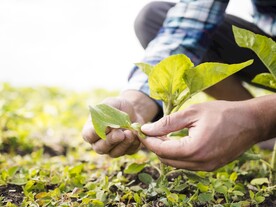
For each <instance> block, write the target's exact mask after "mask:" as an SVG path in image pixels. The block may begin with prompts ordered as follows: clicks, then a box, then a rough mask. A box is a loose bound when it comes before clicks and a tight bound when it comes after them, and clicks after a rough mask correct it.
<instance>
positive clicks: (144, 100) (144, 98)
mask: <svg viewBox="0 0 276 207" xmlns="http://www.w3.org/2000/svg"><path fill="white" fill-rule="evenodd" d="M120 97H121V98H124V99H125V100H127V101H128V102H130V103H131V104H132V106H133V108H134V110H135V113H136V114H137V115H139V116H140V118H141V119H142V120H143V122H144V123H147V122H149V121H152V120H153V119H154V117H155V116H156V115H157V114H158V113H159V107H158V106H157V104H156V103H155V101H154V100H152V99H151V98H150V97H149V96H148V95H146V94H144V93H142V92H141V91H138V90H125V91H122V92H121V93H120ZM144 123H142V124H144Z"/></svg>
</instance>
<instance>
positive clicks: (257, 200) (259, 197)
mask: <svg viewBox="0 0 276 207" xmlns="http://www.w3.org/2000/svg"><path fill="white" fill-rule="evenodd" d="M255 201H256V202H257V203H258V204H260V203H262V202H264V201H265V197H263V196H256V197H255Z"/></svg>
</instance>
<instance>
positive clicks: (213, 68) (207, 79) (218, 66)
mask: <svg viewBox="0 0 276 207" xmlns="http://www.w3.org/2000/svg"><path fill="white" fill-rule="evenodd" d="M252 63H253V60H248V61H246V62H244V63H240V64H231V65H229V64H222V63H202V64H200V65H198V66H196V67H195V68H191V69H189V70H187V71H186V72H185V74H184V80H185V83H186V84H187V85H188V88H189V90H190V94H191V95H194V94H196V93H198V92H200V91H203V90H205V89H207V88H209V87H210V86H212V85H214V84H216V83H218V82H220V81H221V80H223V79H225V78H227V77H228V76H230V75H232V74H234V73H236V72H238V71H239V70H241V69H243V68H245V67H247V66H249V65H251V64H252Z"/></svg>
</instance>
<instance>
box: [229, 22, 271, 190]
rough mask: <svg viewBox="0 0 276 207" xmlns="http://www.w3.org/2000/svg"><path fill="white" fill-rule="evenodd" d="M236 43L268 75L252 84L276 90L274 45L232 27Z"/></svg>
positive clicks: (250, 33) (264, 74)
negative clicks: (253, 54) (257, 61)
mask: <svg viewBox="0 0 276 207" xmlns="http://www.w3.org/2000/svg"><path fill="white" fill-rule="evenodd" d="M233 32H234V36H235V40H236V43H237V44H238V45H239V46H240V47H245V48H248V49H251V50H253V51H254V52H255V53H256V55H257V56H258V57H259V58H260V60H261V61H262V62H263V63H264V65H265V66H266V67H267V69H268V70H269V72H270V73H261V74H259V75H257V76H256V77H255V78H254V79H253V80H252V82H254V83H257V84H260V85H263V86H266V87H268V88H272V89H276V43H275V42H274V41H273V40H272V39H271V38H268V37H266V36H263V35H259V34H255V33H253V32H250V31H248V30H245V29H241V28H238V27H235V26H233ZM270 167H271V171H272V172H271V178H270V180H271V184H272V185H276V143H275V144H274V149H273V153H272V159H271V165H270Z"/></svg>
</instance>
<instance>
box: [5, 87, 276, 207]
mask: <svg viewBox="0 0 276 207" xmlns="http://www.w3.org/2000/svg"><path fill="white" fill-rule="evenodd" d="M4 85H5V86H4V87H3V86H2V88H5V90H4V91H1V94H2V95H3V96H2V95H1V96H0V100H1V101H2V102H5V103H6V106H5V107H6V108H1V110H2V112H1V113H2V114H5V116H2V117H1V123H7V119H8V120H9V121H8V124H7V125H6V128H5V127H4V128H1V130H0V131H1V137H0V139H1V141H3V138H5V139H9V136H6V135H7V134H8V133H7V132H9V131H12V133H13V135H14V137H15V138H16V140H17V144H16V145H15V148H13V150H11V147H10V145H8V144H7V143H9V142H6V141H5V142H1V144H0V146H1V147H2V148H1V149H3V151H2V152H1V154H0V206H16V207H17V206H20V207H21V206H22V207H27V206H28V207H29V206H42V207H51V206H70V207H79V206H80V207H87V206H88V207H90V206H91V207H94V206H98V207H99V206H101V207H103V206H141V207H142V206H148V207H149V206H179V207H182V206H185V207H186V206H194V207H198V206H207V207H211V206H218V205H220V206H224V207H228V206H230V205H232V206H234V205H236V206H238V204H239V205H240V206H250V205H251V206H254V205H258V206H260V207H261V206H269V204H271V203H272V202H271V201H272V200H273V199H274V198H275V197H273V192H274V191H275V190H276V187H275V186H274V187H273V186H268V184H267V182H266V181H264V182H260V181H262V179H263V178H266V177H268V176H269V173H270V171H269V169H268V167H267V165H264V164H263V162H262V161H261V160H260V159H253V160H252V161H250V162H244V161H243V160H242V159H241V161H239V160H236V161H235V162H233V163H230V164H229V165H227V166H225V167H223V168H221V169H219V170H218V171H216V172H212V173H208V172H190V171H183V170H179V171H174V169H173V168H169V170H168V172H167V173H166V174H165V175H164V176H165V178H166V183H163V184H164V185H161V183H160V182H159V176H160V172H159V169H160V162H159V160H158V159H157V158H156V156H155V155H154V154H152V153H150V152H146V151H139V152H138V153H137V154H135V155H132V156H123V157H120V158H117V159H113V158H109V157H108V156H103V155H98V154H96V153H95V152H93V151H92V150H91V147H90V146H89V145H88V144H87V143H85V142H83V140H82V138H81V137H80V131H81V128H82V126H83V123H85V121H86V119H87V116H88V114H87V105H88V104H95V105H96V104H97V103H99V102H100V101H101V100H102V99H104V98H105V97H110V96H111V95H114V96H116V95H117V94H116V92H108V91H104V90H95V91H92V92H91V91H89V92H86V93H81V92H74V91H68V90H64V89H59V88H47V87H41V88H40V87H37V88H36V87H34V88H21V87H12V86H10V85H8V84H4ZM13 97H18V98H17V99H16V100H15V99H14V98H13ZM200 98H201V97H200ZM194 101H195V100H194ZM197 101H198V102H200V101H201V100H200V99H199V100H197ZM14 102H15V103H14ZM41 103H43V104H41ZM7 106H9V107H8V108H7ZM22 106H24V107H25V108H24V110H25V112H26V114H28V115H29V114H33V116H27V117H25V118H22V110H23V109H22ZM45 107H46V108H47V110H42V109H44V108H45ZM20 108H21V110H20ZM50 109H51V110H50ZM45 111H46V112H47V113H46V112H45ZM11 112H13V117H19V115H20V116H21V118H22V119H21V118H18V119H17V118H11V117H9V116H8V114H9V115H11ZM25 112H24V113H25ZM27 112H28V113H27ZM50 112H51V113H50ZM53 112H55V113H53ZM63 113H66V115H64V114H63ZM26 114H25V115H26ZM26 118H27V119H26ZM15 122H16V124H15ZM44 124H45V125H44ZM4 132H5V133H4ZM3 135H5V136H3ZM23 135H24V136H23ZM19 137H20V139H19ZM24 144H25V145H26V146H28V145H29V146H31V148H27V150H28V151H22V150H23V149H26V148H20V149H21V151H20V153H18V152H17V151H16V150H17V149H18V148H19V147H20V146H23V145H24ZM46 146H47V147H46ZM60 149H63V150H61V151H60ZM255 150H256V151H257V150H258V149H257V148H256V149H255ZM260 153H261V154H262V157H264V159H266V160H268V159H269V154H268V153H266V152H265V151H261V152H260ZM149 163H150V164H149ZM258 178H260V180H259V181H258V180H255V181H254V179H258ZM251 181H252V182H251ZM256 181H257V182H256ZM222 186H225V187H222ZM249 192H251V193H249Z"/></svg>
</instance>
